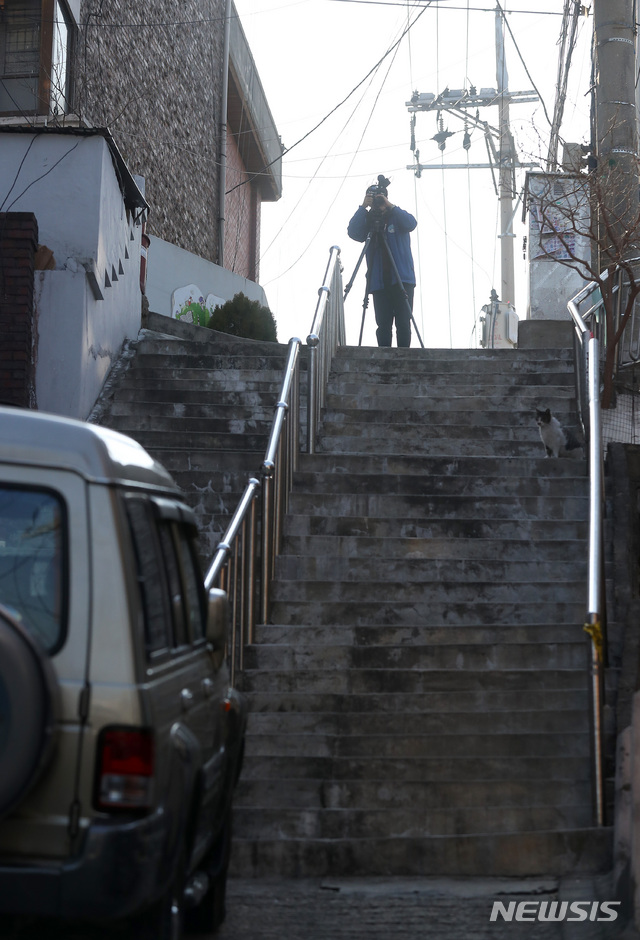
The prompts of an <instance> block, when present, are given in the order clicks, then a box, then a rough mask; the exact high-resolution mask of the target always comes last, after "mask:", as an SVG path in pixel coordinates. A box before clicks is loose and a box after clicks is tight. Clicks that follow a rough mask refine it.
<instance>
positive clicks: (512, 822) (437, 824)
mask: <svg viewBox="0 0 640 940" xmlns="http://www.w3.org/2000/svg"><path fill="white" fill-rule="evenodd" d="M591 817H592V811H591V806H590V803H589V802H587V803H585V804H583V805H576V804H573V803H570V804H567V805H557V804H556V805H555V806H553V807H549V806H529V807H526V808H524V807H512V806H500V805H499V804H498V805H496V804H495V803H493V804H491V805H489V806H470V807H468V808H467V807H457V808H450V809H430V808H426V807H425V806H423V805H422V806H421V805H420V804H418V805H416V806H414V807H412V808H411V809H381V810H366V809H362V810H355V809H333V808H324V809H320V810H313V809H288V808H284V807H277V808H275V809H270V808H267V807H264V806H259V807H256V808H253V807H251V808H249V807H244V812H242V813H240V812H238V813H236V815H235V818H234V836H235V837H236V838H239V839H242V838H251V837H252V836H253V837H255V836H256V834H257V833H258V832H259V833H260V839H261V840H263V839H281V838H287V839H303V838H304V839H331V840H338V839H365V838H366V839H381V838H385V837H388V836H390V835H391V836H393V835H397V836H402V837H403V838H420V837H422V838H425V837H433V836H452V835H456V834H458V833H460V832H464V833H465V835H472V834H475V833H485V834H486V833H509V832H513V831H522V830H525V831H530V832H531V831H533V832H535V831H545V830H550V829H571V828H583V827H587V826H589V824H590V823H591V821H592V819H591Z"/></svg>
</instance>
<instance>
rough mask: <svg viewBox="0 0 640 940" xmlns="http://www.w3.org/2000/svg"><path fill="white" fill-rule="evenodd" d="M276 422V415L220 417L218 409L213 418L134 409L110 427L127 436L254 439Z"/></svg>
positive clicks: (112, 418) (113, 418) (115, 416)
mask: <svg viewBox="0 0 640 940" xmlns="http://www.w3.org/2000/svg"><path fill="white" fill-rule="evenodd" d="M272 423H273V414H270V415H268V416H267V417H265V418H262V419H260V418H259V417H257V416H255V415H251V413H249V416H248V417H238V416H236V415H233V414H232V415H230V416H229V417H227V416H226V415H225V414H224V413H223V414H220V412H219V411H218V409H215V410H212V413H211V415H210V416H207V417H203V418H198V417H190V416H188V415H176V416H161V417H159V416H158V415H155V414H142V413H136V412H135V411H133V410H131V411H130V412H129V413H128V414H116V413H113V412H112V414H111V416H110V417H109V427H112V428H114V429H115V430H117V431H122V433H124V434H129V435H130V436H133V435H134V434H142V433H145V432H152V433H155V432H162V433H163V434H166V435H170V436H171V438H170V439H175V440H180V439H181V438H183V437H184V436H185V435H189V438H190V439H191V438H193V437H194V436H195V435H198V434H201V435H204V436H210V435H216V436H217V435H224V434H243V435H248V436H255V435H256V434H262V435H266V436H267V437H268V435H269V434H270V432H271V425H272Z"/></svg>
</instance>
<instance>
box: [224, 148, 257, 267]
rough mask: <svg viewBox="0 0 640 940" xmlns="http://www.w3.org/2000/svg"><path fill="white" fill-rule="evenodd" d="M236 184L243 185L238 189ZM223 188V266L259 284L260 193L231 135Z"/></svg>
mask: <svg viewBox="0 0 640 940" xmlns="http://www.w3.org/2000/svg"><path fill="white" fill-rule="evenodd" d="M239 183H240V184H242V185H240V186H238V184H239ZM234 187H237V188H234ZM226 189H227V197H226V201H225V239H224V266H225V268H228V269H229V270H230V271H233V272H234V273H235V274H239V275H241V276H242V277H246V278H249V280H251V281H258V277H259V270H258V244H257V241H258V239H257V233H258V232H259V231H260V207H261V200H260V194H259V192H258V188H257V185H256V183H255V182H252V181H251V180H250V176H249V174H248V173H247V171H246V170H245V168H244V163H243V161H242V157H241V156H240V151H239V150H238V144H237V142H236V139H235V137H234V135H233V134H231V133H230V134H229V136H228V139H227V182H226Z"/></svg>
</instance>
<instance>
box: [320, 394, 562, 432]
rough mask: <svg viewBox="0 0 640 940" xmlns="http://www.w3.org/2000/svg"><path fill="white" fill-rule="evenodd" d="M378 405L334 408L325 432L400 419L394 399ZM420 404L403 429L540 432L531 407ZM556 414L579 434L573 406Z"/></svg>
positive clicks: (325, 418)
mask: <svg viewBox="0 0 640 940" xmlns="http://www.w3.org/2000/svg"><path fill="white" fill-rule="evenodd" d="M375 404H376V407H373V406H372V407H361V408H340V407H334V408H331V410H327V411H325V412H324V414H323V417H322V421H323V429H326V430H329V429H331V428H332V427H333V426H344V427H354V428H355V427H360V426H362V427H368V426H369V425H377V424H385V423H391V422H393V421H394V418H397V412H396V409H395V407H394V403H393V399H392V398H391V397H388V398H385V399H384V400H383V401H381V402H379V403H378V402H376V403H375ZM421 404H422V407H421V408H413V409H409V410H407V411H405V412H403V415H402V425H401V426H402V427H404V426H408V427H410V428H411V429H412V430H413V429H414V428H415V426H416V425H417V426H418V427H419V428H420V429H421V430H422V431H424V432H427V431H429V429H430V428H431V426H432V425H444V426H446V425H448V424H449V423H451V424H455V425H461V426H464V427H468V428H474V429H476V431H477V432H478V433H482V431H484V430H487V429H491V428H501V427H504V428H507V427H508V428H527V429H528V430H533V431H535V433H536V434H538V433H539V432H538V426H537V424H536V422H535V412H533V411H532V410H531V409H530V408H525V409H523V410H521V411H516V410H515V409H511V410H509V411H505V409H503V408H502V409H500V410H497V411H488V410H486V411H485V410H483V411H479V410H476V411H466V410H463V409H461V408H455V409H451V410H448V411H447V410H444V409H443V408H442V407H441V408H434V409H431V408H429V403H428V402H427V401H424V402H421ZM378 405H380V407H378ZM554 415H555V417H556V418H557V419H558V421H560V422H561V424H562V425H563V426H564V427H567V428H571V429H572V430H574V433H577V420H576V415H575V411H574V409H573V408H572V407H567V408H565V409H564V410H563V411H554ZM396 423H397V421H396Z"/></svg>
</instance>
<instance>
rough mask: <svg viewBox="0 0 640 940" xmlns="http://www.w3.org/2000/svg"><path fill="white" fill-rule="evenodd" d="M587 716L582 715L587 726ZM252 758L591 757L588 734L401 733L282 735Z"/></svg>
mask: <svg viewBox="0 0 640 940" xmlns="http://www.w3.org/2000/svg"><path fill="white" fill-rule="evenodd" d="M586 724H587V716H585V725H586ZM250 753H251V755H257V756H266V757H295V758H296V759H300V758H303V757H366V756H368V755H369V754H372V753H374V754H376V756H377V757H379V758H385V757H386V758H400V759H401V758H402V757H403V756H405V755H410V756H412V757H422V758H425V757H429V758H434V757H462V758H467V759H468V758H471V757H485V758H487V757H509V758H510V759H511V760H513V761H516V760H517V759H518V758H520V757H537V756H541V757H554V756H556V755H558V754H564V755H565V756H567V757H582V758H584V759H585V761H588V758H589V734H588V729H587V728H586V727H585V730H584V732H583V733H582V734H576V733H575V731H571V732H569V733H567V734H563V733H558V734H535V733H533V734H520V733H518V734H508V733H505V734H495V733H493V734H475V733H472V734H451V735H444V736H443V735H441V734H411V732H410V731H408V730H402V729H400V730H399V732H398V733H396V734H395V735H376V734H367V735H361V734H360V735H359V734H353V735H345V734H337V735H329V734H324V735H323V734H304V733H302V734H286V735H279V734H275V735H270V734H261V735H256V736H255V737H253V738H252V739H251V745H250Z"/></svg>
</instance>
